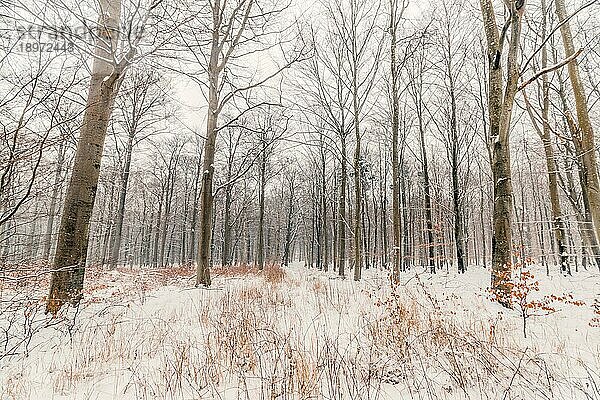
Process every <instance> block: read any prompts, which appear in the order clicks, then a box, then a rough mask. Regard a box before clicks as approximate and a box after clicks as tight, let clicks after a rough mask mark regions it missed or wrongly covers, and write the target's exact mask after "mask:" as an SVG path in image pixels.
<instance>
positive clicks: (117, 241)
mask: <svg viewBox="0 0 600 400" xmlns="http://www.w3.org/2000/svg"><path fill="white" fill-rule="evenodd" d="M133 138H134V136H132V135H129V139H128V141H127V149H126V150H125V165H124V166H123V175H122V176H121V187H120V188H119V205H118V208H117V215H116V220H115V225H114V227H113V229H114V231H113V236H112V240H111V242H112V243H111V246H110V248H111V250H110V257H109V259H108V265H109V266H110V268H111V269H113V268H115V266H116V264H117V262H119V250H120V249H121V234H122V232H123V220H124V219H125V199H126V198H127V185H128V183H129V172H130V170H131V154H132V152H133Z"/></svg>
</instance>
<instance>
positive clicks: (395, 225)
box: [384, 0, 402, 281]
mask: <svg viewBox="0 0 600 400" xmlns="http://www.w3.org/2000/svg"><path fill="white" fill-rule="evenodd" d="M390 5H391V17H390V21H391V24H390V33H391V35H392V40H391V49H390V50H391V63H390V68H391V77H392V87H391V93H390V96H391V98H392V127H391V128H392V246H393V252H392V254H393V258H394V261H393V263H394V265H393V279H394V281H398V279H399V276H400V264H401V262H402V261H401V255H402V221H401V216H400V160H399V157H398V136H399V130H400V123H399V113H400V106H399V104H398V84H399V82H398V80H399V79H398V66H397V65H396V63H397V60H396V47H397V45H398V44H397V40H398V39H397V29H396V28H397V22H396V20H397V18H396V7H395V2H394V1H393V0H392V1H390ZM384 235H385V232H384Z"/></svg>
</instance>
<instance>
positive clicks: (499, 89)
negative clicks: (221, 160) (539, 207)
mask: <svg viewBox="0 0 600 400" xmlns="http://www.w3.org/2000/svg"><path fill="white" fill-rule="evenodd" d="M480 3H481V12H482V16H483V25H484V30H485V34H486V38H487V50H488V62H489V103H488V107H489V119H490V121H489V125H490V129H489V132H490V141H491V143H492V176H493V182H494V213H493V228H494V229H493V236H492V274H491V275H492V277H491V278H492V279H491V281H492V282H491V283H492V289H493V290H494V292H495V294H496V297H497V299H498V300H499V302H500V303H501V304H503V305H504V306H507V307H509V306H510V304H511V301H510V285H509V281H510V279H511V276H510V275H511V272H512V260H511V257H512V232H511V219H512V208H513V199H512V196H513V191H512V182H511V169H510V149H509V133H510V123H511V117H512V109H513V105H514V99H515V95H516V93H517V83H518V79H519V67H518V65H517V56H518V51H519V40H520V36H521V21H522V16H523V12H524V7H525V5H524V2H520V1H519V0H515V1H513V0H511V1H510V2H509V8H510V15H509V18H510V21H509V22H510V40H509V49H508V62H507V72H508V74H507V75H508V76H507V82H506V88H505V89H504V90H503V84H504V77H503V73H502V66H501V65H502V63H501V61H502V50H503V44H504V34H503V35H502V38H501V37H500V33H499V32H498V26H497V24H496V16H495V14H494V6H493V4H492V1H491V0H480ZM517 6H518V8H517Z"/></svg>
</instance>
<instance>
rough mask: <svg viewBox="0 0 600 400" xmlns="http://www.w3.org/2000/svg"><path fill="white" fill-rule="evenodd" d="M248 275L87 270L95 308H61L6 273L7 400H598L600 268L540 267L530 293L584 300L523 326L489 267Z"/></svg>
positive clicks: (0, 374) (0, 385)
mask: <svg viewBox="0 0 600 400" xmlns="http://www.w3.org/2000/svg"><path fill="white" fill-rule="evenodd" d="M242 272H245V271H241V270H240V271H234V272H229V273H224V272H223V271H221V275H219V276H217V277H215V279H214V283H213V287H211V288H210V289H209V290H207V289H201V288H194V287H193V285H192V284H193V280H192V279H191V276H192V274H193V272H192V271H190V270H186V269H178V270H174V271H165V270H162V271H129V270H120V271H114V272H109V271H91V272H90V273H88V276H87V278H86V297H85V300H84V302H83V304H82V305H81V306H80V307H79V308H78V309H73V308H71V309H69V310H67V311H66V312H65V314H64V315H62V316H61V317H60V318H58V319H54V320H53V319H51V318H49V317H47V316H45V315H44V314H43V307H42V306H41V301H38V302H35V301H33V302H31V303H29V304H27V303H24V302H23V301H21V303H20V305H19V306H18V307H13V308H11V307H9V304H10V303H11V302H12V303H14V304H17V303H18V300H23V299H24V297H23V296H24V295H23V294H24V293H29V294H30V295H32V296H43V292H42V290H41V288H40V290H36V289H35V288H31V287H20V288H16V287H15V286H14V285H9V284H6V283H3V285H2V288H1V291H0V296H1V298H0V300H1V303H0V304H2V307H3V308H2V313H1V314H0V328H1V331H0V344H1V345H2V346H1V347H0V357H1V358H0V398H1V399H90V400H94V399H119V400H120V399H227V400H229V399H232V400H233V399H381V400H384V399H600V372H599V371H600V328H599V327H596V326H595V325H597V322H595V321H594V318H597V317H598V315H597V314H596V313H595V309H594V307H593V305H594V301H595V299H598V298H600V275H599V274H598V273H592V272H581V273H577V274H575V275H574V276H573V277H563V276H560V275H558V274H555V275H553V276H551V277H546V276H544V274H543V272H542V271H540V272H539V274H538V273H537V272H536V271H534V273H535V274H536V279H539V280H540V289H541V290H540V291H539V292H535V293H533V295H534V296H537V297H538V298H541V297H543V296H544V295H547V294H555V295H557V296H560V295H562V294H563V293H568V294H572V295H573V300H576V301H582V302H583V303H585V304H580V305H577V304H572V303H568V302H564V301H558V302H556V303H555V304H553V305H552V308H554V309H555V311H554V312H551V313H550V314H549V315H543V316H532V317H530V318H529V319H528V320H527V337H526V338H525V337H524V335H523V328H522V319H521V318H520V314H519V312H518V311H517V310H507V309H504V308H502V307H501V306H499V305H498V304H496V303H493V302H491V301H490V300H489V296H488V293H487V286H488V284H489V271H487V270H485V269H482V268H477V267H473V268H471V269H470V270H469V271H468V272H467V274H465V275H458V274H455V273H453V272H450V273H446V272H441V273H438V274H436V275H430V274H428V273H424V272H420V273H418V272H416V271H414V270H413V271H411V272H407V273H404V274H403V275H402V277H401V281H400V284H399V285H398V286H396V287H395V288H393V287H392V286H391V285H390V282H389V280H388V278H387V275H386V273H385V272H383V271H377V270H367V271H365V274H364V279H363V280H362V281H361V282H354V281H352V280H350V279H347V280H342V279H339V278H337V277H336V276H335V275H334V274H332V273H324V272H321V271H315V270H308V269H305V268H303V267H302V266H301V265H293V266H291V267H288V268H286V269H285V272H284V273H283V272H281V271H279V270H270V271H269V272H268V273H263V274H258V273H242ZM39 286H43V285H39ZM32 293H33V294H32ZM38 298H39V297H38ZM533 311H535V312H536V313H542V314H546V312H542V310H534V309H533Z"/></svg>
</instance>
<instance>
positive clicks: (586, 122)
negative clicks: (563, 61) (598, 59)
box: [555, 0, 600, 268]
mask: <svg viewBox="0 0 600 400" xmlns="http://www.w3.org/2000/svg"><path fill="white" fill-rule="evenodd" d="M555 5H556V15H557V16H558V21H559V23H560V33H561V36H562V39H563V45H564V49H565V56H566V57H571V56H573V54H575V46H574V44H573V35H572V33H571V26H570V24H569V21H568V20H567V11H566V8H565V2H564V0H556V1H555ZM568 70H569V80H570V81H571V87H572V88H573V95H574V97H575V105H576V110H577V121H578V123H579V124H578V125H579V135H580V139H581V153H580V154H581V160H580V161H581V167H582V172H583V178H584V179H583V183H584V185H585V187H586V190H587V195H588V201H589V204H590V208H589V209H590V214H591V217H592V223H593V225H594V232H595V235H596V242H600V180H599V178H598V165H597V162H596V146H595V143H594V131H593V128H592V122H591V119H590V115H589V109H588V103H587V96H586V93H585V88H584V86H583V83H582V82H581V77H580V75H579V66H578V64H577V60H575V59H574V60H573V61H571V62H570V63H569V64H568ZM599 268H600V265H599Z"/></svg>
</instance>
